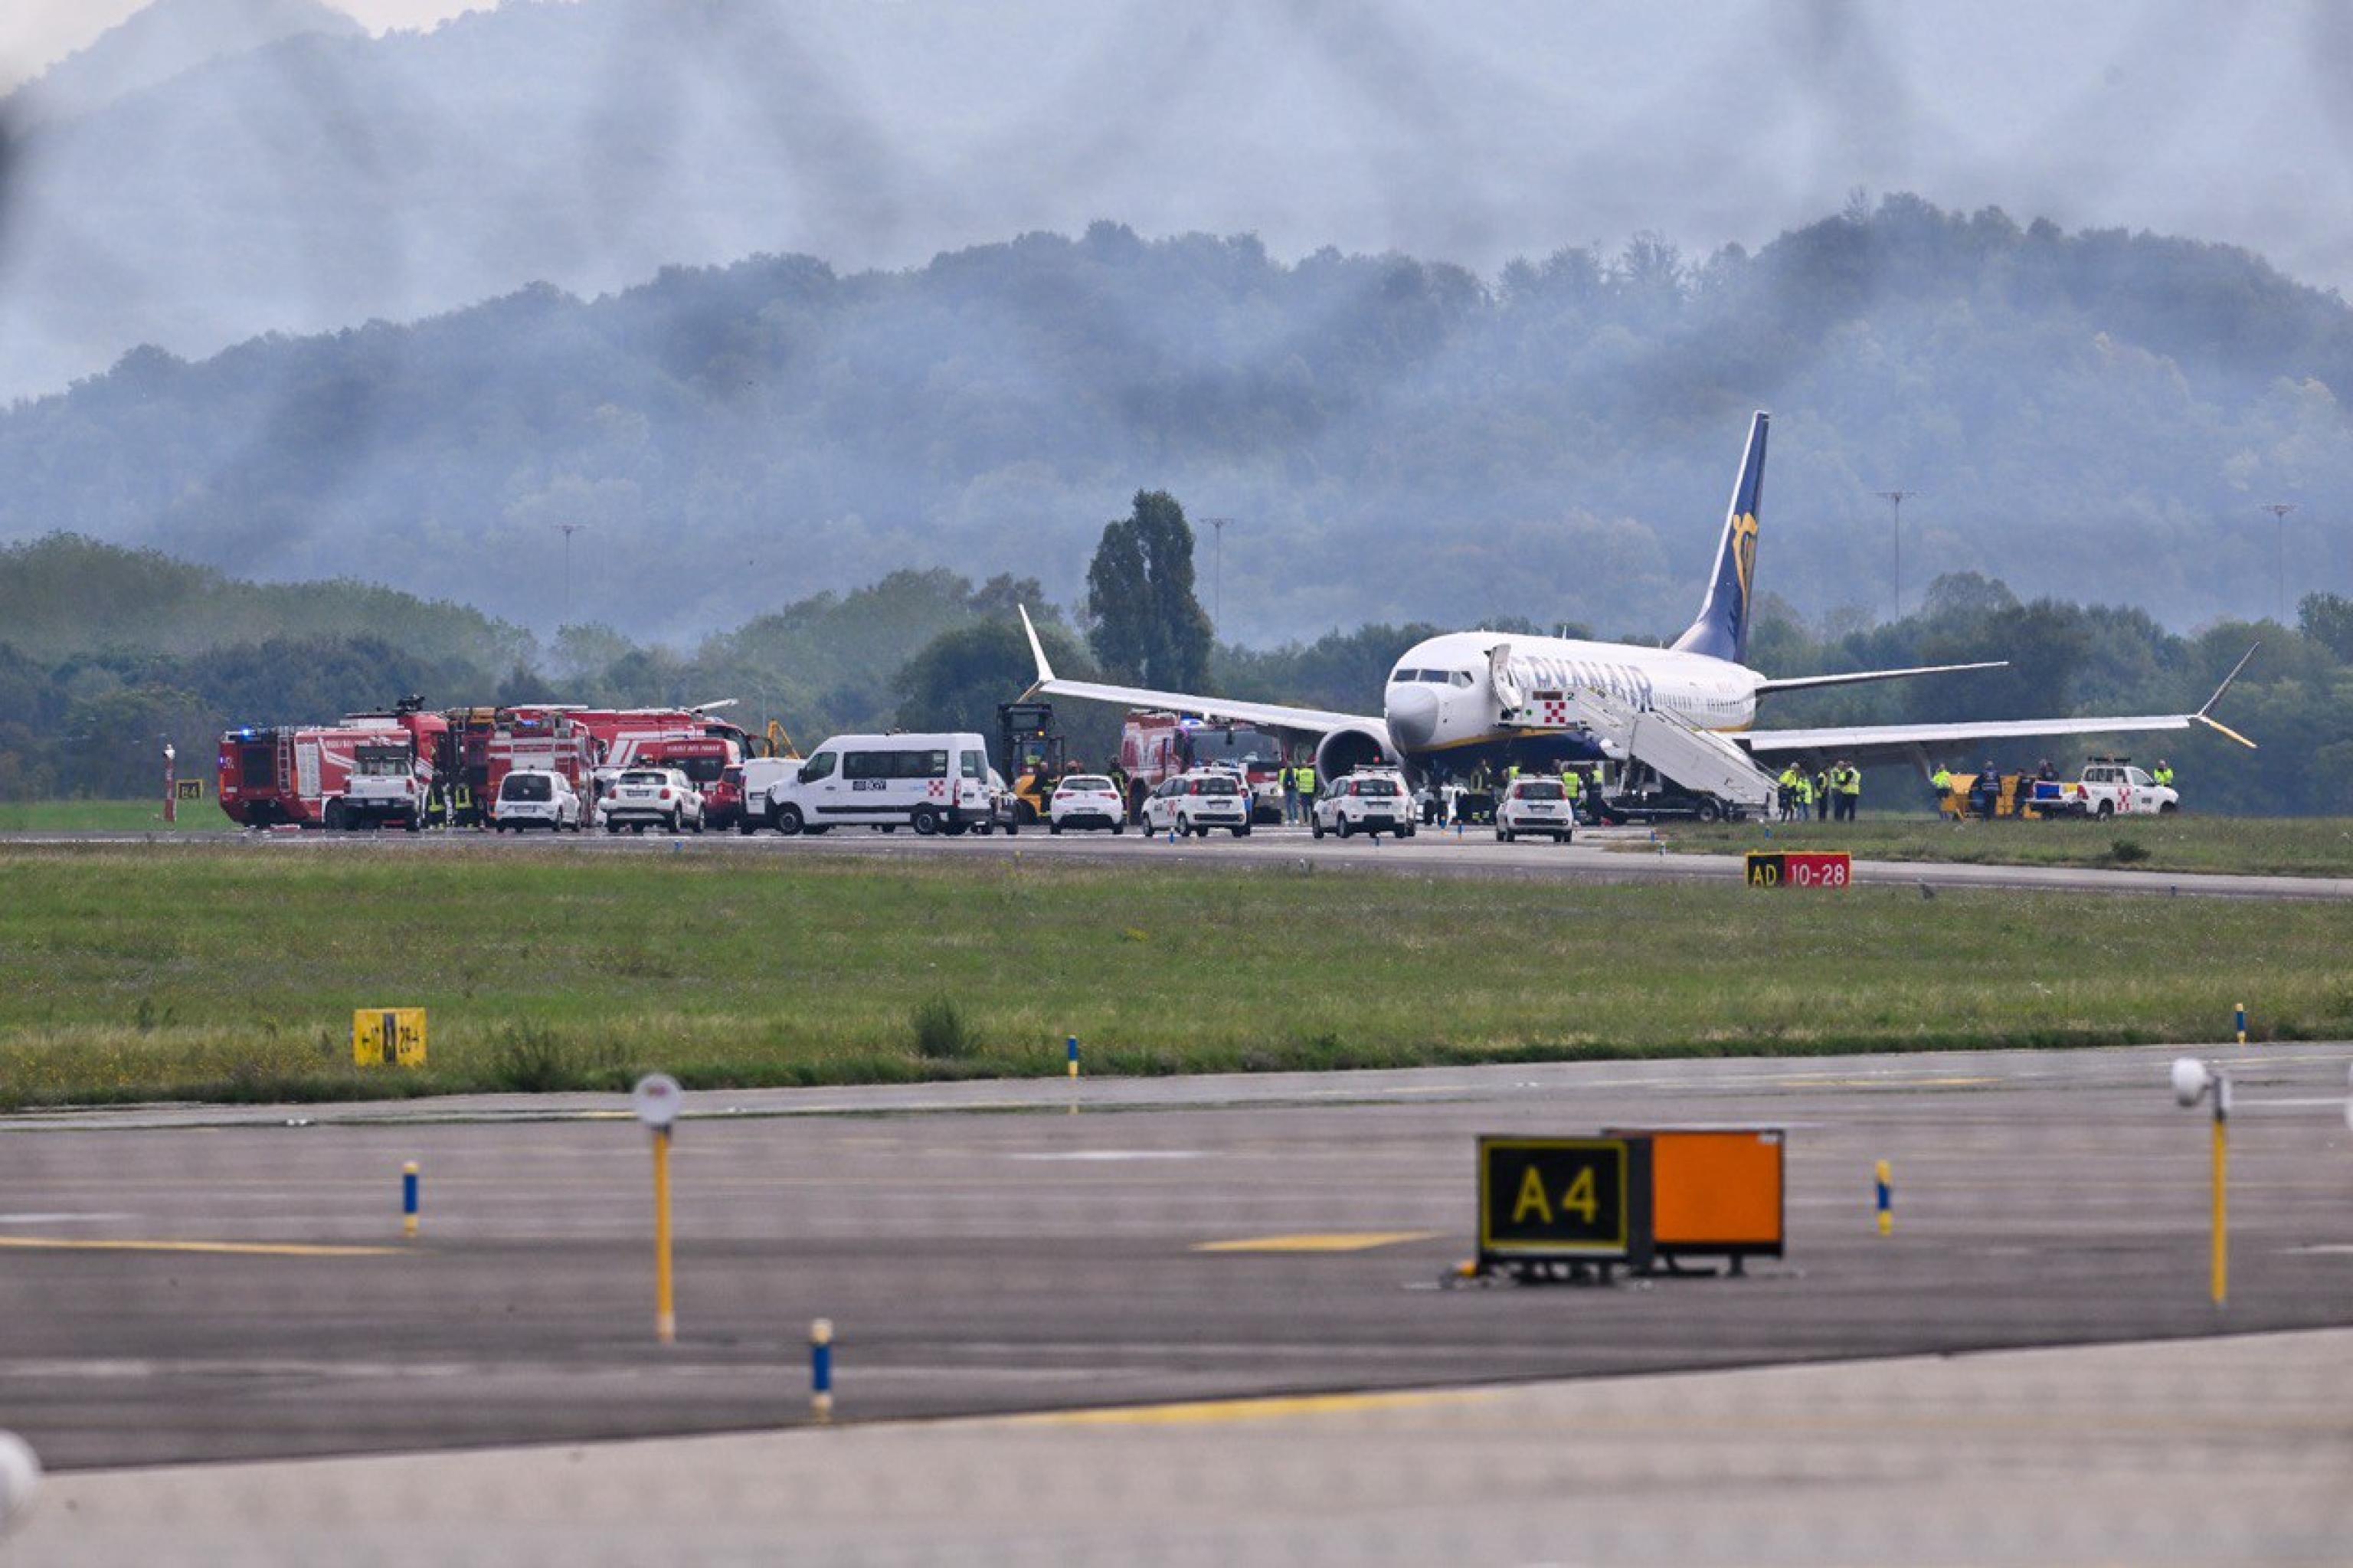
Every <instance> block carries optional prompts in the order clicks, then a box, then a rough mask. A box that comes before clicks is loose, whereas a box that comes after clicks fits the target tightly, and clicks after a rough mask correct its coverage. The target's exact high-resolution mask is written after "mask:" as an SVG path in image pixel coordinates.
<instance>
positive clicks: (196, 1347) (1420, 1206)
mask: <svg viewBox="0 0 2353 1568" xmlns="http://www.w3.org/2000/svg"><path fill="white" fill-rule="evenodd" d="M2208 1050H2209V1054H2218V1053H2215V1052H2214V1051H2213V1049H2212V1048H2208ZM2172 1054H2173V1053H2172V1052H2171V1051H2169V1050H2166V1049H2162V1048H2155V1049H2134V1050H2119V1051H2093V1052H2068V1053H2059V1052H2049V1053H2038V1052H2019V1053H2000V1054H1981V1055H1980V1054H1930V1055H1908V1056H1886V1057H1865V1058H1852V1059H1836V1058H1831V1059H1810V1060H1806V1061H1802V1062H1795V1061H1764V1060H1739V1061H1726V1060H1716V1061H1691V1062H1674V1063H1660V1064H1629V1063H1597V1064H1562V1065H1541V1066H1537V1065H1529V1066H1502V1067H1488V1068H1459V1069H1439V1070H1432V1071H1426V1072H1400V1073H1375V1074H1335V1075H1270V1076H1267V1077H1250V1076H1240V1077H1229V1078H1194V1079H1160V1080H1134V1081H1109V1080H1105V1081H1086V1082H1082V1084H1080V1085H1079V1086H1076V1087H1075V1088H1074V1087H1072V1086H1070V1085H1068V1084H1066V1083H1065V1084H1055V1083H1038V1082H1027V1083H1018V1084H961V1085H937V1086H901V1087H895V1088H890V1089H879V1088H878V1089H834V1090H810V1091H767V1092H734V1093H727V1094H721V1095H712V1096H700V1097H693V1099H692V1102H691V1106H690V1110H691V1117H690V1119H688V1120H687V1121H685V1122H684V1123H683V1124H682V1125H681V1128H680V1131H679V1133H678V1135H677V1140H676V1155H675V1159H674V1160H673V1168H674V1178H675V1183H676V1191H677V1224H678V1238H679V1241H678V1259H679V1277H678V1312H679V1325H680V1329H679V1342H678V1343H677V1344H676V1345H675V1346H673V1347H670V1348H669V1349H662V1348H659V1347H658V1346H657V1345H656V1344H655V1343H654V1342H653V1335H652V1317H653V1284H652V1266H651V1252H650V1241H649V1237H650V1229H651V1221H650V1203H649V1187H650V1180H649V1164H650V1161H649V1156H648V1147H647V1139H646V1136H645V1134H644V1133H643V1132H642V1131H641V1130H640V1129H639V1128H637V1127H636V1126H634V1125H633V1124H631V1123H630V1122H628V1120H627V1119H626V1114H625V1111H624V1107H623V1106H622V1105H621V1103H620V1102H619V1101H618V1100H617V1099H603V1098H597V1097H551V1098H547V1099H541V1100H521V1099H516V1098H512V1097H494V1098H486V1099H479V1100H470V1099H459V1100H448V1101H430V1102H419V1103H412V1104H408V1105H384V1104H376V1105H370V1106H366V1107H285V1108H280V1109H275V1110H272V1109H268V1108H262V1107H246V1108H227V1107H176V1108H175V1107H155V1108H145V1109H132V1110H124V1111H88V1112H74V1113H52V1114H46V1115H40V1116H27V1117H20V1118H12V1119H11V1121H10V1122H9V1123H8V1124H7V1125H6V1127H5V1129H0V1130H4V1131H5V1136H0V1193H5V1200H0V1202H5V1213H0V1255H5V1266H0V1425H5V1426H8V1427H11V1428H14V1429H16V1430H17V1431H18V1432H21V1433H22V1434H24V1435H25V1436H26V1437H27V1438H28V1439H29V1440H30V1441H31V1442H32V1443H33V1445H34V1446H35V1447H36V1448H37V1451H39V1452H40V1453H41V1455H42V1456H43V1457H44V1459H45V1460H46V1461H47V1463H48V1464H49V1465H50V1466H51V1467H63V1468H75V1467H101V1466H121V1465H127V1464H136V1463H154V1462H163V1461H175V1460H219V1459H226V1458H247V1457H268V1456H295V1455H304V1454H332V1453H361V1452H369V1451H385V1450H395V1449H416V1448H427V1447H436V1446H479V1445H489V1444H501V1443H516V1442H540V1441H569V1440H580V1439H588V1438H601V1437H617V1436H653V1435H662V1434H680V1433H691V1432H709V1431H719V1430H726V1429H742V1428H770V1427H776V1426H780V1425H791V1424H794V1423H796V1422H800V1421H804V1420H806V1419H807V1328H808V1325H809V1323H810V1321H811V1320H812V1319H816V1318H818V1317H825V1318H828V1319H831V1320H832V1322H833V1323H834V1324H835V1325H836V1328H837V1332H838V1346H837V1352H836V1353H837V1380H838V1390H839V1412H838V1416H839V1419H840V1420H842V1421H845V1422H851V1423H856V1422H863V1421H870V1420H874V1419H877V1418H889V1417H906V1416H948V1415H964V1414H986V1413H1005V1412H1013V1411H1022V1410H1036V1409H1046V1408H1053V1407H1076V1406H1095V1405H1103V1404H1121V1403H1131V1402H1143V1401H1161V1400H1172V1399H1199V1398H1211V1397H1219V1396H1229V1395H1237V1394H1263V1393H1300V1392H1307V1391H1333V1390H1367V1389H1390V1388H1412V1387H1422V1386H1430V1385H1461V1384H1478V1383H1493V1382H1499V1381H1510V1380H1529V1379H1544V1378H1557V1377H1583V1376H1589V1375H1593V1374H1601V1373H1611V1374H1619V1373H1632V1372H1649V1371H1660V1370H1666V1369H1692V1368H1714V1367H1731V1366H1742V1365H1754V1364H1760V1363H1775V1362H1788V1361H1817V1360H1824V1359H1839V1358H1854V1357H1875V1356H1891V1355H1902V1354H1907V1353H1915V1352H1947V1351H1964V1350H1980V1349H1989V1348H1996V1347H2009V1346H2029V1345H2048V1344H2058V1343H2067V1342H2073V1341H2087V1340H2129V1339H2147V1338H2163V1337H2168V1336H2199V1335H2210V1334H2213V1333H2216V1332H2218V1331H2245V1330H2273V1329H2292V1328H2307V1327H2318V1326H2329V1325H2346V1324H2353V1134H2348V1130H2347V1125H2346V1121H2345V1118H2344V1108H2343V1100H2344V1097H2345V1093H2346V1072H2347V1063H2348V1059H2353V1047H2348V1046H2345V1045H2326V1044H2307V1045H2293V1046H2268V1047H2259V1048H2247V1049H2239V1048H2224V1049H2223V1050H2222V1051H2221V1053H2219V1054H2218V1055H2219V1056H2227V1057H2228V1058H2230V1059H2231V1062H2232V1066H2233V1068H2234V1070H2235V1073H2236V1075H2237V1076H2236V1082H2237V1086H2238V1093H2237V1106H2236V1114H2235V1117H2234V1119H2233V1122H2232V1127H2233V1128H2234V1138H2233V1144H2232V1236H2233V1252H2232V1280H2231V1298H2230V1304H2229V1307H2228V1308H2227V1310H2226V1311H2223V1312H2221V1313H2218V1312H2217V1311H2216V1310H2215V1308H2213V1307H2212V1306H2211V1304H2210V1302H2209V1300H2208V1296H2207V1250H2206V1249H2207V1228H2206V1227H2207V1216H2208V1191H2209V1190H2208V1154H2207V1136H2208V1128H2207V1120H2206V1116H2205V1113H2204V1112H2203V1111H2184V1110H2181V1109H2179V1108H2177V1107H2175V1105H2174V1104H2173V1102H2172V1099H2171V1097H2170V1096H2169V1095H2168V1092H2167V1090H2166V1087H2165V1081H2166V1065H2167V1063H2168V1060H2169V1058H2170V1056H2171V1055H2172ZM1073 1106H1075V1107H1079V1108H1078V1109H1077V1110H1075V1111H1073V1110H1072V1109H1071V1107H1073ZM1656 1123H1675V1124H1690V1123H1717V1124H1725V1123H1729V1124H1738V1125H1756V1126H1771V1127H1780V1128H1786V1129H1787V1130H1788V1160H1789V1165H1788V1174H1789V1187H1788V1225H1789V1234H1790V1251H1789V1255H1788V1257H1787V1258H1786V1259H1785V1260H1782V1261H1781V1262H1779V1263H1778V1264H1773V1263H1763V1264H1758V1265H1756V1266H1753V1272H1752V1275H1751V1277H1748V1278H1746V1279H1743V1280H1728V1279H1717V1278H1703V1279H1676V1280H1658V1281H1651V1282H1642V1283H1620V1284H1619V1285H1616V1286H1614V1287H1609V1288H1606V1289H1605V1288H1577V1287H1517V1286H1497V1287H1464V1288H1441V1287H1440V1279H1441V1277H1442V1276H1443V1275H1444V1274H1445V1273H1446V1271H1447V1270H1448V1268H1449V1266H1451V1264H1453V1263H1454V1262H1455V1261H1457V1260H1459V1259H1461V1257H1463V1256H1464V1255H1466V1254H1467V1252H1468V1250H1469V1247H1470V1235H1471V1228H1472V1197H1473V1190H1472V1139H1473V1137H1474V1136H1475V1135H1477V1134H1480V1133H1486V1132H1512V1131H1519V1132H1529V1133H1535V1132H1548V1133H1575V1132H1581V1131H1591V1130H1594V1129H1597V1128H1602V1127H1605V1126H1609V1125H1613V1124H1621V1125H1622V1124H1656ZM411 1159H414V1160H418V1161H420V1162H421V1164H422V1167H423V1171H424V1191H425V1202H424V1211H425V1213H424V1234H423V1235H422V1237H421V1238H420V1240H418V1241H417V1242H416V1243H413V1244H405V1243H403V1242H402V1241H401V1240H400V1237H399V1225H398V1219H397V1209H396V1202H397V1182H398V1176H399V1171H400V1166H401V1162H402V1161H403V1160H411ZM1880 1159H1886V1160H1891V1161H1893V1163H1894V1185H1895V1213H1896V1221H1895V1226H1894V1234H1893V1235H1892V1236H1890V1237H1887V1238H1882V1237H1880V1236H1879V1235H1877V1234H1875V1231H1874V1227H1873V1212H1872V1196H1871V1195H1872V1174H1873V1161H1874V1160H1880ZM1299 1236H1311V1237H1316V1238H1323V1241H1324V1245H1333V1241H1332V1238H1335V1237H1336V1238H1339V1240H1340V1241H1342V1242H1357V1243H1369V1245H1362V1246H1361V1247H1359V1249H1358V1250H1290V1249H1289V1248H1290V1247H1292V1246H1296V1245H1303V1244H1299V1243H1295V1242H1293V1243H1289V1244H1283V1245H1278V1246H1276V1247H1275V1248H1274V1249H1272V1250H1222V1251H1201V1250H1197V1249H1198V1248H1200V1247H1201V1246H1202V1245H1204V1244H1219V1243H1234V1242H1253V1243H1264V1242H1265V1241H1266V1238H1270V1237H1299ZM1376 1238H1377V1239H1376ZM60 1242H63V1243H71V1244H88V1243H114V1244H120V1243H143V1244H157V1243H161V1244H168V1247H169V1249H168V1250H157V1249H154V1248H152V1247H149V1246H137V1247H129V1248H119V1247H117V1246H114V1245H105V1246H93V1245H64V1246H59V1245H54V1244H56V1243H60ZM188 1244H196V1245H195V1246H193V1247H192V1246H190V1245H188ZM217 1244H236V1245H245V1246H248V1247H255V1248H260V1249H265V1250H250V1251H227V1252H223V1251H211V1250H202V1248H203V1247H205V1246H208V1245H217ZM319 1247H329V1248H343V1247H356V1248H364V1249H369V1250H366V1251H364V1252H360V1253H355V1254H346V1253H340V1252H332V1253H320V1252H315V1251H310V1250H305V1249H311V1248H319Z"/></svg>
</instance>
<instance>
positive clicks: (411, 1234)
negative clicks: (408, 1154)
mask: <svg viewBox="0 0 2353 1568" xmlns="http://www.w3.org/2000/svg"><path fill="white" fill-rule="evenodd" d="M417 1197H418V1192H417V1161H416V1160H407V1161H406V1162H404V1163H403V1164H402V1165H401V1167H400V1234H402V1235H404V1236H406V1237H407V1238H408V1239H409V1240H410V1241H415V1240H416V1239H417Z"/></svg>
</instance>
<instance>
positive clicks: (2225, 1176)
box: [2172, 1056, 2353, 1311]
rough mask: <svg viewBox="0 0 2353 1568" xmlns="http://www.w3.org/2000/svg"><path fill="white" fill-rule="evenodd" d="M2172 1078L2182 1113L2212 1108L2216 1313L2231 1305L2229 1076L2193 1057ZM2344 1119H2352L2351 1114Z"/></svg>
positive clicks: (2182, 1059) (2177, 1064) (2212, 1290)
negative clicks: (2206, 1104)
mask: <svg viewBox="0 0 2353 1568" xmlns="http://www.w3.org/2000/svg"><path fill="white" fill-rule="evenodd" d="M2172 1076H2173V1098H2174V1102H2175V1103H2176V1104H2177V1105H2179V1106H2180V1107H2182V1108H2183V1109H2184V1110H2187V1109H2189V1107H2192V1106H2194V1105H2196V1104H2197V1103H2198V1102H2199V1101H2200V1100H2201V1099H2211V1101H2212V1102H2213V1106H2214V1133H2213V1139H2212V1144H2213V1159H2214V1197H2213V1246H2212V1255H2211V1259H2210V1266H2209V1270H2208V1284H2207V1289H2208V1294H2209V1295H2210V1296H2211V1298H2213V1302H2214V1308H2215V1310H2217V1311H2220V1310H2221V1309H2222V1308H2225V1307H2227V1306H2229V1305H2230V1302H2231V1206H2230V1176H2231V1132H2230V1128H2231V1076H2230V1075H2229V1074H2227V1073H2221V1072H2217V1071H2216V1070H2215V1069H2214V1068H2213V1067H2211V1066H2210V1065H2208V1064H2206V1063H2204V1062H2200V1061H2199V1060H2198V1059H2197V1058H2196V1057H2195V1056H2177V1057H2175V1058H2174V1059H2173V1074H2172ZM2348 1119H2353V1110H2348Z"/></svg>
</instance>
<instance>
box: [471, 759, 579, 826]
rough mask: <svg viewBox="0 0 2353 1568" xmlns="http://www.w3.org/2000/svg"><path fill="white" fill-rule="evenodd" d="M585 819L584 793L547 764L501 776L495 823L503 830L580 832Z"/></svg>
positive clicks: (493, 811) (494, 805) (493, 813)
mask: <svg viewBox="0 0 2353 1568" xmlns="http://www.w3.org/2000/svg"><path fill="white" fill-rule="evenodd" d="M581 821H582V813H581V806H580V794H579V791H577V790H575V789H573V788H572V780H571V779H566V778H565V776H564V775H563V774H561V773H555V772H551V771H549V770H548V769H546V768H516V769H514V770H513V771H512V772H511V773H509V774H508V775H507V776H506V777H505V778H504V779H500V780H499V798H498V799H497V800H494V801H492V802H491V827H492V828H494V829H496V830H497V831H498V832H502V833H503V832H518V833H519V832H522V831H523V830H524V829H526V828H545V829H547V830H548V831H549V832H558V833H561V832H575V833H576V832H579V831H580V826H581Z"/></svg>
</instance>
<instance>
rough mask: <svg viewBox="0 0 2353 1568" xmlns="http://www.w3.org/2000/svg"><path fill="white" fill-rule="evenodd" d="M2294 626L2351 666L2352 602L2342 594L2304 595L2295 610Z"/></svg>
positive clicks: (2352, 645) (2352, 643)
mask: <svg viewBox="0 0 2353 1568" xmlns="http://www.w3.org/2000/svg"><path fill="white" fill-rule="evenodd" d="M2296 622H2297V624H2298V626H2299V627H2300V628H2301V629H2302V630H2303V631H2304V634H2305V635H2306V637H2309V638H2311V639H2312V640H2313V641H2315V642H2317V643H2319V644H2320V645H2321V646H2322V647H2324V648H2326V649H2327V650H2328V651H2329V652H2331V653H2334V654H2336V655H2337V658H2338V659H2340V660H2342V661H2344V662H2347V663H2348V664H2353V599H2347V598H2346V597H2345V596H2344V595H2342V594H2334V593H2308V594H2306V595H2305V596H2304V599H2303V602H2302V603H2300V604H2298V605H2297V606H2296Z"/></svg>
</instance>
